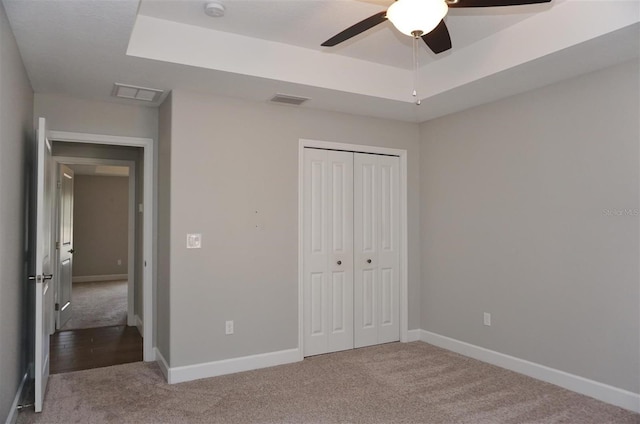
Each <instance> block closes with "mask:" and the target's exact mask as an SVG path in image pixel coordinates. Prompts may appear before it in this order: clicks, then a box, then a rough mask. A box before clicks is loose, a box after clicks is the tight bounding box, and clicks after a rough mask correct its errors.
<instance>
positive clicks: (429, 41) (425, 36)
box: [322, 0, 551, 54]
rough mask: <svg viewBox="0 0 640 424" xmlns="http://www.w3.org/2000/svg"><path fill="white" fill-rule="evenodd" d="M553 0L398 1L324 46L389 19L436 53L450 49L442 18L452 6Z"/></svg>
mask: <svg viewBox="0 0 640 424" xmlns="http://www.w3.org/2000/svg"><path fill="white" fill-rule="evenodd" d="M550 1H551V0H446V1H445V0H397V1H395V3H393V4H392V5H391V6H389V8H388V9H387V10H386V11H384V12H379V13H376V14H375V15H373V16H370V17H368V18H367V19H364V20H362V21H360V22H358V23H357V24H355V25H352V26H350V27H349V28H347V29H345V30H344V31H342V32H340V33H339V34H336V35H335V36H333V37H331V38H330V39H328V40H327V41H325V42H324V43H322V46H323V47H332V46H335V45H337V44H340V43H342V42H343V41H346V40H348V39H350V38H352V37H355V36H356V35H358V34H360V33H362V32H364V31H366V30H368V29H370V28H373V27H374V26H376V25H378V24H381V23H383V22H384V21H386V20H387V19H388V20H390V21H391V23H392V24H393V25H394V26H395V27H396V28H397V29H398V31H400V32H401V33H403V34H405V35H408V36H410V37H413V38H414V39H418V38H422V40H423V41H424V42H425V44H426V45H427V46H428V47H429V48H430V49H431V50H432V51H433V52H434V53H436V54H438V53H442V52H444V51H447V50H449V49H450V48H451V37H450V36H449V30H448V29H447V25H446V24H445V23H444V20H443V18H444V17H445V15H446V14H447V11H448V10H449V8H450V7H452V8H459V7H492V6H520V5H524V4H535V3H548V2H550Z"/></svg>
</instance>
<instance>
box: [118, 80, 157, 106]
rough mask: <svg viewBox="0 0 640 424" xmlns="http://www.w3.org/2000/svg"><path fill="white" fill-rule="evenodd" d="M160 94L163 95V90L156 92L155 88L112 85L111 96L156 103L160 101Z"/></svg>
mask: <svg viewBox="0 0 640 424" xmlns="http://www.w3.org/2000/svg"><path fill="white" fill-rule="evenodd" d="M162 93H164V91H163V90H156V89H155V88H145V87H136V86H135V85H126V84H120V83H115V84H114V85H113V91H112V92H111V95H112V96H115V97H120V98H123V99H131V100H142V101H143V102H156V101H158V100H159V99H160V96H161V95H162Z"/></svg>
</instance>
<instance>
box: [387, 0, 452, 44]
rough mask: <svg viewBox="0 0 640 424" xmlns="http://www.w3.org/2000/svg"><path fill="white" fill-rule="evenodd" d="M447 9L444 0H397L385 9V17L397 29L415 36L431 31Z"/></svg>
mask: <svg viewBox="0 0 640 424" xmlns="http://www.w3.org/2000/svg"><path fill="white" fill-rule="evenodd" d="M448 10H449V7H448V6H447V4H446V3H445V2H444V0H398V1H396V2H395V3H393V4H392V5H391V6H389V9H387V18H388V19H389V20H390V21H391V23H392V24H393V25H394V26H395V27H396V28H397V29H398V31H400V32H401V33H403V34H405V35H408V36H410V37H415V36H416V35H417V36H421V35H424V34H428V33H430V32H431V31H433V29H434V28H435V27H437V26H438V24H439V23H440V21H441V20H442V18H444V17H445V15H446V14H447V11H448Z"/></svg>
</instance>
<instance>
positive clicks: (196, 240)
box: [187, 234, 202, 249]
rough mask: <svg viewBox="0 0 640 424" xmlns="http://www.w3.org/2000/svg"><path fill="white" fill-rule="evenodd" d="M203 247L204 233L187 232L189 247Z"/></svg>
mask: <svg viewBox="0 0 640 424" xmlns="http://www.w3.org/2000/svg"><path fill="white" fill-rule="evenodd" d="M201 247H202V234H187V249H200V248H201Z"/></svg>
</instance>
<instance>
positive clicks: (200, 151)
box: [159, 91, 420, 366]
mask: <svg viewBox="0 0 640 424" xmlns="http://www.w3.org/2000/svg"><path fill="white" fill-rule="evenodd" d="M172 103H173V104H172V111H171V113H172V120H171V122H172V124H171V129H170V132H171V140H170V145H171V150H170V156H171V161H170V171H169V170H167V169H166V166H165V167H163V168H161V169H159V173H160V175H161V177H160V180H161V181H162V180H163V178H164V177H162V174H163V173H165V172H170V185H171V186H170V190H171V193H170V198H171V199H170V205H171V211H170V222H171V232H170V257H171V269H170V297H171V298H170V310H171V342H170V343H171V361H170V362H171V363H170V365H171V366H182V365H188V364H197V363H203V362H207V361H214V360H220V359H225V358H233V357H241V356H246V355H251V354H257V353H264V352H271V351H278V350H283V349H290V348H295V347H296V346H297V343H298V340H297V338H298V230H297V229H298V224H297V222H298V217H297V214H298V140H299V139H300V138H308V139H316V140H326V141H336V142H345V143H355V144H368V145H374V146H387V147H394V148H401V149H407V150H408V160H409V163H408V173H409V181H408V190H409V205H408V211H409V222H408V225H409V299H410V305H409V328H418V326H419V323H420V311H419V308H420V304H419V296H420V281H419V278H420V263H419V260H420V258H419V249H420V240H419V228H420V227H419V211H418V208H419V200H418V197H419V193H420V190H419V147H418V145H419V143H418V140H419V132H418V125H417V124H410V123H402V122H396V121H390V120H381V119H373V118H364V117H358V116H353V115H346V114H339V113H332V112H322V111H316V110H310V109H305V108H304V107H302V108H294V107H286V106H277V105H269V104H262V103H249V102H244V101H239V100H233V99H226V98H220V97H211V96H206V95H199V94H194V93H189V92H183V91H174V92H173V96H172ZM160 163H161V164H162V163H164V161H161V162H160ZM256 209H258V210H260V211H262V216H263V219H264V230H263V231H260V232H256V231H255V230H254V227H253V225H252V219H253V214H254V211H255V210H256ZM194 232H195V233H202V234H203V241H202V243H203V247H202V249H199V250H195V249H193V250H192V249H189V250H187V249H186V248H185V243H186V242H185V240H186V239H185V236H186V234H187V233H194ZM225 320H234V321H235V334H234V335H233V336H225V335H224V321H225Z"/></svg>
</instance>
